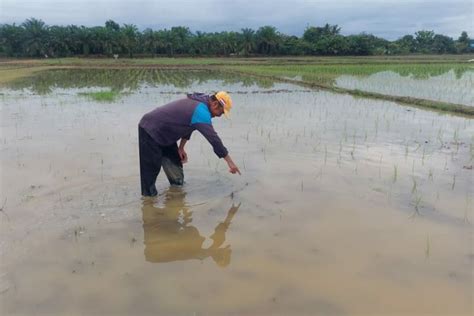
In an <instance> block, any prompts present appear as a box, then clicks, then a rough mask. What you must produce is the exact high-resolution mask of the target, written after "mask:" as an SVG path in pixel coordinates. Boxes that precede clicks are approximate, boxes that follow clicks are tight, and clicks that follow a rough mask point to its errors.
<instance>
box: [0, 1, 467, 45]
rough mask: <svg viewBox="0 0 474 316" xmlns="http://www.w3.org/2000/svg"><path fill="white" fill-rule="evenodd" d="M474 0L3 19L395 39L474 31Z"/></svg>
mask: <svg viewBox="0 0 474 316" xmlns="http://www.w3.org/2000/svg"><path fill="white" fill-rule="evenodd" d="M473 7H474V0H350V1H349V0H291V1H289V0H288V1H286V0H285V1H284V0H199V1H192V0H173V1H171V0H136V1H133V0H127V1H125V0H118V1H112V0H0V23H17V24H21V23H22V22H24V21H25V20H26V19H28V18H31V17H35V18H38V19H41V20H43V21H44V22H45V23H46V24H48V25H68V24H74V25H85V26H97V25H104V23H105V21H106V20H109V19H112V20H114V21H116V22H117V23H119V24H124V23H127V24H135V25H137V27H138V28H139V29H140V30H143V29H145V28H147V27H150V28H152V29H155V30H158V29H164V28H168V29H169V28H171V27H172V26H178V25H182V26H188V27H189V28H190V29H191V31H193V32H195V31H204V32H218V31H240V29H242V28H244V27H250V28H253V29H255V30H256V29H258V28H259V27H260V26H264V25H272V26H275V27H276V28H277V30H278V31H280V32H282V33H284V34H288V35H297V36H301V35H302V34H303V32H304V30H305V28H306V27H307V26H308V25H311V26H321V25H324V24H325V23H329V24H337V25H339V26H340V27H341V28H342V34H344V35H348V34H358V33H361V32H367V33H371V34H374V35H377V36H380V37H383V38H386V39H389V40H394V39H397V38H399V37H401V36H403V35H406V34H414V33H415V32H416V31H419V30H433V31H435V32H436V33H439V34H444V35H448V36H451V37H453V38H457V37H459V35H460V34H461V32H462V31H467V32H468V34H469V36H470V37H471V38H473V37H474V28H473V20H474V14H473V13H474V12H473Z"/></svg>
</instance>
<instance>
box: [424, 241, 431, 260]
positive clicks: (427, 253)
mask: <svg viewBox="0 0 474 316" xmlns="http://www.w3.org/2000/svg"><path fill="white" fill-rule="evenodd" d="M430 253H431V243H430V236H429V235H428V236H426V247H425V258H429V256H430Z"/></svg>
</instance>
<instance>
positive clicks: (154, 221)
mask: <svg viewBox="0 0 474 316" xmlns="http://www.w3.org/2000/svg"><path fill="white" fill-rule="evenodd" d="M185 196H186V192H185V191H183V190H182V189H181V188H175V187H172V188H170V189H168V191H166V193H165V194H164V206H163V207H157V206H155V205H154V203H153V201H154V200H153V199H146V200H144V201H143V205H142V212H143V231H144V244H145V259H146V261H149V262H171V261H177V260H189V259H199V260H203V259H205V258H207V257H212V259H214V261H215V262H216V263H217V264H218V265H219V266H221V267H225V266H227V265H229V263H230V255H231V249H230V245H227V246H225V247H221V246H222V245H223V244H224V242H225V233H226V231H227V229H228V228H229V225H230V222H231V220H232V218H233V217H234V215H235V213H237V210H238V209H239V207H240V204H239V205H237V206H234V205H232V207H231V208H230V209H229V211H228V212H227V217H226V218H225V220H224V221H223V222H221V223H219V224H217V226H216V228H215V229H214V234H212V235H211V236H210V238H211V239H212V240H213V243H212V245H211V246H210V247H209V248H203V243H204V241H205V240H206V238H205V237H203V236H201V234H200V233H199V231H198V229H197V228H196V227H194V226H191V225H190V223H191V221H192V211H191V210H190V209H189V207H188V206H187V205H186V203H185Z"/></svg>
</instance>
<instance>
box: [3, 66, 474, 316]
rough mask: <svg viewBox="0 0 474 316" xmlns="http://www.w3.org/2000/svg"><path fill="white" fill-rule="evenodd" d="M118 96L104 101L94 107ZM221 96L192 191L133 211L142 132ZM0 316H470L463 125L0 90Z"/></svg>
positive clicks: (173, 191) (176, 83) (316, 99)
mask: <svg viewBox="0 0 474 316" xmlns="http://www.w3.org/2000/svg"><path fill="white" fill-rule="evenodd" d="M100 90H111V91H119V92H120V95H119V97H118V99H116V100H115V101H114V102H98V101H95V100H94V99H93V98H90V97H88V95H87V93H89V92H94V91H100ZM217 90H227V91H229V92H230V94H231V96H232V98H233V100H234V108H233V111H232V114H231V119H230V120H225V119H224V118H219V119H214V126H215V129H216V130H217V132H218V133H219V135H220V136H221V138H222V139H223V142H224V144H225V145H226V147H227V148H228V149H229V151H230V153H231V155H232V157H233V159H234V161H235V162H236V164H237V165H238V166H239V167H240V170H241V171H242V175H241V176H235V175H231V174H229V173H228V171H227V166H226V164H225V162H224V161H220V160H219V159H218V158H217V157H216V156H215V155H214V153H213V151H212V148H211V147H210V145H209V144H208V143H207V142H206V140H205V139H204V138H203V137H202V136H201V135H199V133H197V132H195V133H193V136H192V137H191V140H190V141H189V142H188V144H187V147H186V148H187V152H188V156H189V162H188V163H187V164H186V165H185V168H184V171H185V181H186V183H185V185H184V186H183V187H182V188H179V187H169V185H168V182H167V180H166V177H165V175H164V174H163V173H161V174H160V175H159V177H158V180H157V188H158V191H159V196H158V197H157V198H155V199H142V198H141V196H140V186H139V180H140V179H139V164H138V141H137V124H138V121H139V120H140V118H141V116H142V115H143V114H144V113H146V112H148V111H150V110H151V109H153V108H154V107H156V106H159V105H162V104H165V103H167V102H170V101H172V100H175V99H176V98H180V97H182V96H184V93H186V92H193V91H201V92H208V93H211V92H214V91H217ZM0 93H1V95H0V100H1V103H0V106H1V129H0V131H1V135H0V143H1V158H0V159H1V165H0V166H1V180H2V181H1V196H0V204H1V207H2V209H1V212H0V225H1V226H0V227H1V229H0V251H1V262H0V263H1V266H0V311H1V312H2V313H1V314H2V315H33V314H41V315H81V314H83V315H104V314H114V315H120V314H122V315H130V314H133V315H220V314H233V315H368V314H371V315H384V314H391V315H420V314H424V315H431V314H438V315H470V314H471V312H472V310H473V269H472V267H473V260H474V249H473V243H472V237H473V236H472V228H473V226H472V221H473V220H474V219H473V196H474V194H473V193H474V192H473V191H474V186H473V170H472V168H473V164H474V121H473V120H472V119H471V118H465V117H461V116H452V115H448V114H439V113H437V112H433V111H426V110H421V109H417V108H412V107H407V106H401V105H398V104H396V103H392V102H383V101H375V100H369V99H364V98H354V97H352V96H348V95H342V94H334V93H331V92H326V91H317V90H308V89H306V88H302V87H299V86H294V85H288V84H281V83H272V82H268V81H265V82H262V81H256V80H254V79H249V78H237V77H235V76H231V77H230V76H229V75H225V74H223V73H209V72H192V73H186V72H172V71H167V72H165V71H145V70H143V71H140V72H136V71H131V72H130V71H125V70H120V71H119V70H115V71H110V70H106V71H98V70H94V71H92V70H88V71H83V70H68V71H66V70H61V71H50V72H45V73H42V74H40V75H39V76H38V77H34V78H29V79H25V80H22V81H18V82H15V83H13V84H12V85H10V86H7V87H3V88H2V89H1V90H0Z"/></svg>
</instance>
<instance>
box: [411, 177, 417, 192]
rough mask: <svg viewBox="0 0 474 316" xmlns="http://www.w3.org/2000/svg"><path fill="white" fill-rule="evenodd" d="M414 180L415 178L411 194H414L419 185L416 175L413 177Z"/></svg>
mask: <svg viewBox="0 0 474 316" xmlns="http://www.w3.org/2000/svg"><path fill="white" fill-rule="evenodd" d="M412 180H413V186H412V188H411V194H414V193H416V192H417V186H418V184H417V182H416V178H415V177H412Z"/></svg>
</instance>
